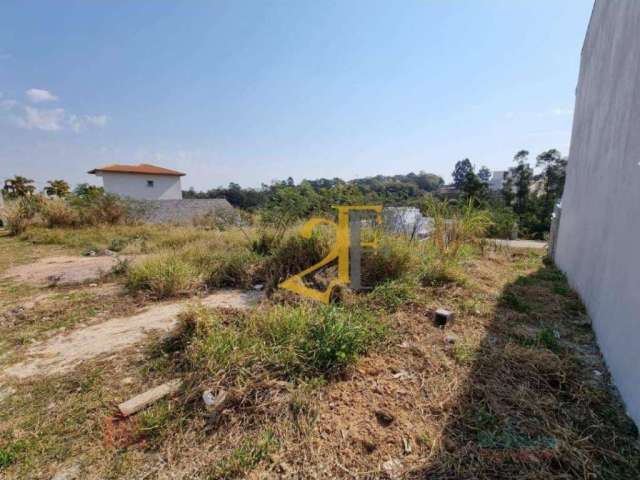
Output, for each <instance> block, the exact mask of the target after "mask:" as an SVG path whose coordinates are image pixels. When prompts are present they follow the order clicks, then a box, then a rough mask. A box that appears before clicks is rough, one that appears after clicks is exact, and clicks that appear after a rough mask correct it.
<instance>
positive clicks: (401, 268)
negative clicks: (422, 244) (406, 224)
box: [361, 236, 412, 286]
mask: <svg viewBox="0 0 640 480" xmlns="http://www.w3.org/2000/svg"><path fill="white" fill-rule="evenodd" d="M379 244H380V246H379V248H377V249H375V250H365V251H364V252H363V254H362V266H361V280H362V285H364V286H376V285H378V284H381V283H383V282H385V281H388V280H395V279H397V278H400V277H401V276H402V275H404V274H405V273H407V272H408V271H409V269H410V266H411V255H412V252H411V249H412V246H411V242H409V241H408V240H406V239H404V238H400V237H392V236H384V237H381V238H380V240H379Z"/></svg>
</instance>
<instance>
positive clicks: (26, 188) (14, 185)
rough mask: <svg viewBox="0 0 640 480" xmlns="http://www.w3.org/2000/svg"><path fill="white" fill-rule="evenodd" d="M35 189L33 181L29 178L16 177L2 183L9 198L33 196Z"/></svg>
mask: <svg viewBox="0 0 640 480" xmlns="http://www.w3.org/2000/svg"><path fill="white" fill-rule="evenodd" d="M35 189H36V187H34V186H33V180H31V179H30V178H26V177H23V176H21V175H16V176H15V177H13V178H9V179H7V180H5V181H4V189H3V190H4V191H5V193H6V195H7V196H8V197H10V198H17V197H26V196H28V195H31V194H33V192H34V191H35Z"/></svg>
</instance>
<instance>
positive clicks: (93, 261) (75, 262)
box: [2, 256, 118, 286]
mask: <svg viewBox="0 0 640 480" xmlns="http://www.w3.org/2000/svg"><path fill="white" fill-rule="evenodd" d="M117 263H118V257H111V256H98V257H76V256H60V257H48V258H41V259H39V260H37V261H36V262H34V263H30V264H27V265H18V266H14V267H11V268H9V269H8V270H7V271H6V272H5V273H4V275H3V276H2V278H4V279H11V280H13V281H15V282H18V283H27V284H30V285H38V286H42V285H73V284H76V283H83V282H87V281H90V280H97V279H98V278H100V277H102V276H103V275H105V274H107V273H109V272H110V271H111V269H112V268H113V267H114V266H115V265H116V264H117Z"/></svg>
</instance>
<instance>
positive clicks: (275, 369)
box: [180, 304, 386, 386]
mask: <svg viewBox="0 0 640 480" xmlns="http://www.w3.org/2000/svg"><path fill="white" fill-rule="evenodd" d="M181 325H182V330H181V333H180V335H181V337H182V338H183V340H182V344H183V345H185V350H184V361H185V366H186V368H187V369H188V370H189V371H191V372H195V374H196V375H199V376H202V377H203V379H204V378H211V376H212V375H215V376H216V377H217V378H224V379H225V383H227V384H228V385H229V386H232V385H235V384H241V383H243V382H247V381H250V380H251V379H253V380H254V381H255V380H256V379H258V378H265V377H272V378H282V379H288V380H292V379H295V378H303V377H315V376H318V375H320V376H323V375H324V376H328V375H332V374H335V373H338V372H340V371H341V370H343V369H344V368H346V367H348V366H349V365H351V364H352V363H353V362H355V361H356V359H357V358H358V357H359V356H360V355H362V354H364V353H365V352H367V350H368V349H369V348H371V347H372V346H373V345H375V344H376V343H377V342H379V341H380V340H382V339H383V338H384V335H385V332H386V328H385V326H384V324H382V323H381V321H380V320H379V319H377V318H376V317H375V316H374V315H373V314H371V313H370V312H368V311H366V310H363V309H360V310H355V309H347V308H345V307H337V306H326V305H315V304H314V305H311V304H302V305H296V306H290V305H279V306H274V307H272V308H270V309H265V310H255V311H252V312H251V313H248V314H245V315H244V316H243V317H242V318H238V319H231V320H229V318H224V317H222V316H221V315H220V314H218V313H216V312H213V311H210V310H206V309H204V308H202V307H200V308H198V307H194V308H192V309H191V310H189V311H187V312H186V313H184V314H183V315H182V316H181Z"/></svg>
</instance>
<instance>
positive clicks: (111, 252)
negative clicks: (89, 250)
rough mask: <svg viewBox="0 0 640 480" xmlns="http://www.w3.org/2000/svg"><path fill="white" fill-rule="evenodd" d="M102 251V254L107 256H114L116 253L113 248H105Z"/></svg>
mask: <svg viewBox="0 0 640 480" xmlns="http://www.w3.org/2000/svg"><path fill="white" fill-rule="evenodd" d="M102 253H103V255H107V256H109V257H115V256H116V255H117V254H116V252H114V251H113V250H109V249H108V248H105V249H104V250H103V251H102Z"/></svg>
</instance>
